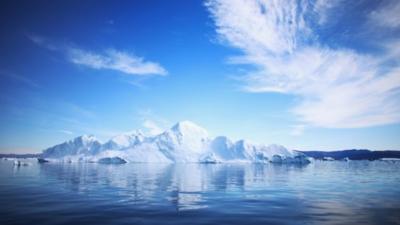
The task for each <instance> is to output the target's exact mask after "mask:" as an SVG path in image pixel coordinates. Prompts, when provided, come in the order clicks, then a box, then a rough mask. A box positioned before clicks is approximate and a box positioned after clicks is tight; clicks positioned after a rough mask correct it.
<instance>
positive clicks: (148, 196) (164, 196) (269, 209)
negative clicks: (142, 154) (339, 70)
mask: <svg viewBox="0 0 400 225" xmlns="http://www.w3.org/2000/svg"><path fill="white" fill-rule="evenodd" d="M1 164H2V165H1V167H2V169H4V168H5V165H4V163H1ZM10 168H12V167H10ZM399 169H400V163H392V162H362V161H360V162H316V163H313V164H310V165H307V166H295V165H271V164H265V165H264V164H213V165H210V164H176V165H173V164H125V165H100V164H87V163H81V164H80V163H70V164H68V163H66V164H43V165H38V164H34V165H32V166H30V167H20V168H14V169H13V170H12V172H11V173H8V172H7V170H2V179H5V178H7V176H8V178H9V179H11V178H12V179H13V181H12V182H15V183H18V185H22V184H23V185H25V186H26V187H27V188H28V186H31V187H30V188H31V189H33V190H38V191H39V189H38V188H40V191H41V192H45V193H47V194H48V196H50V198H51V196H53V197H54V198H56V197H58V195H60V194H63V195H64V196H76V198H78V200H74V201H82V202H86V203H87V202H91V203H92V204H96V205H100V206H110V205H113V207H114V208H113V210H116V209H118V208H119V207H124V208H125V209H129V210H131V211H135V212H137V210H147V211H148V212H152V211H153V210H155V211H156V212H171V213H172V212H188V211H189V212H198V213H206V214H207V215H209V216H213V215H214V216H218V215H219V216H221V215H230V217H228V218H232V216H235V217H236V216H238V217H239V216H250V215H251V216H252V217H253V218H252V220H255V221H264V220H263V219H265V218H268V221H269V222H277V223H286V222H287V221H292V222H293V221H297V222H299V221H308V223H309V224H324V223H325V224H335V223H337V224H343V223H360V221H362V222H363V223H370V224H374V223H375V222H374V221H385V222H386V223H389V224H390V223H391V222H392V223H396V221H397V222H400V221H399V218H400V217H399V216H396V215H400V211H399V210H400V197H399V196H400V190H399V189H398V187H399V184H400V174H399V173H398V172H399V171H400V170H399ZM17 178H18V179H17ZM24 182H29V183H24ZM15 185H16V184H15ZM110 210H111V209H110ZM147 211H146V212H147ZM385 213H386V214H387V215H385ZM218 218H219V217H218ZM299 219H300V220H299ZM332 221H335V223H333V222H332ZM225 222H227V221H225Z"/></svg>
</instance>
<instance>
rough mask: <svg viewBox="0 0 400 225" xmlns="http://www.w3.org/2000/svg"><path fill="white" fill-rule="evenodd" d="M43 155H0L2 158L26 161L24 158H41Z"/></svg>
mask: <svg viewBox="0 0 400 225" xmlns="http://www.w3.org/2000/svg"><path fill="white" fill-rule="evenodd" d="M40 156H41V154H13V153H10V154H0V158H19V159H24V158H39V157H40Z"/></svg>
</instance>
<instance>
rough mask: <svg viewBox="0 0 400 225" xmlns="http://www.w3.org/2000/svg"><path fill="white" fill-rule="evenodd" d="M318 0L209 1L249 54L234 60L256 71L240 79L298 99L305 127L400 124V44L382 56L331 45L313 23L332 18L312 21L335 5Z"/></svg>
mask: <svg viewBox="0 0 400 225" xmlns="http://www.w3.org/2000/svg"><path fill="white" fill-rule="evenodd" d="M310 2H311V1H306V0H303V1H290V0H287V1H284V0H281V1H270V0H265V1H261V0H260V1H256V0H253V1H245V0H232V1H223V0H221V1H218V0H211V1H208V2H207V4H206V6H207V7H208V8H209V10H210V12H211V13H212V17H213V18H214V20H215V23H216V26H217V33H218V34H219V36H220V37H221V38H222V40H224V41H226V42H227V43H228V44H230V45H232V46H234V47H236V48H239V49H240V50H242V51H243V55H241V56H236V57H232V58H231V59H230V61H231V62H233V63H239V64H249V65H253V66H254V67H255V69H254V70H252V71H248V73H247V74H246V75H245V76H243V77H241V78H240V80H241V81H242V82H243V84H244V90H246V91H249V92H279V93H285V94H291V95H295V96H297V97H298V99H299V102H298V103H297V105H296V106H295V107H294V108H293V109H292V110H291V111H292V112H293V113H294V114H295V115H296V116H297V118H298V120H299V122H300V123H302V124H303V123H304V124H307V125H313V126H318V127H331V128H353V127H367V126H374V125H382V124H389V123H395V122H400V102H399V101H400V100H399V99H400V93H399V90H400V67H399V66H398V65H399V63H400V62H399V60H398V59H399V56H400V54H399V51H393V50H391V49H399V47H398V45H397V44H398V43H399V42H392V43H384V45H386V46H387V47H386V48H383V52H385V54H382V55H367V54H361V53H358V52H356V51H354V50H350V49H345V48H342V49H340V48H336V49H331V48H329V47H326V46H323V45H322V44H321V43H319V42H318V41H317V38H316V35H315V34H314V31H313V29H312V26H311V25H310V23H311V22H310V21H308V20H309V19H310V18H314V19H318V18H323V17H326V14H324V15H318V16H317V17H312V16H313V15H314V16H315V13H319V14H323V13H327V9H329V8H332V7H333V6H331V5H328V6H323V3H324V2H326V1H319V3H318V1H317V2H315V1H314V2H312V3H313V4H310ZM337 2H338V3H339V2H340V1H337ZM321 4H322V5H321ZM316 6H317V7H319V8H315V7H316ZM325 19H326V18H325ZM393 45H397V46H393Z"/></svg>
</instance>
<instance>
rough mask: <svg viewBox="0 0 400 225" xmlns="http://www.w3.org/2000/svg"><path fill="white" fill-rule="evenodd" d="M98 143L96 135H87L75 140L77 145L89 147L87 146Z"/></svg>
mask: <svg viewBox="0 0 400 225" xmlns="http://www.w3.org/2000/svg"><path fill="white" fill-rule="evenodd" d="M96 141H98V140H97V138H96V137H95V136H94V135H87V134H84V135H82V136H79V137H76V138H75V139H74V142H75V143H77V142H81V143H82V144H83V145H87V144H90V143H93V142H96Z"/></svg>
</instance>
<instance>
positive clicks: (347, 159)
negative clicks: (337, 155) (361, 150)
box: [339, 157, 350, 162]
mask: <svg viewBox="0 0 400 225" xmlns="http://www.w3.org/2000/svg"><path fill="white" fill-rule="evenodd" d="M339 161H344V162H349V161H350V159H349V157H345V158H343V159H339Z"/></svg>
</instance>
